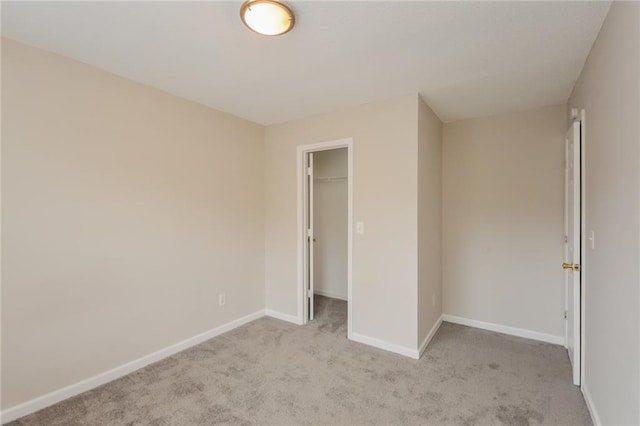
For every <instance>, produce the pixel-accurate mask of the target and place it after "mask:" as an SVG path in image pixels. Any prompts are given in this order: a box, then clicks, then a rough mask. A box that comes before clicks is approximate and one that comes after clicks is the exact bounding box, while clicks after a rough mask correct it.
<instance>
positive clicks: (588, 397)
mask: <svg viewBox="0 0 640 426" xmlns="http://www.w3.org/2000/svg"><path fill="white" fill-rule="evenodd" d="M580 390H581V391H582V395H583V396H584V402H585V403H586V404H587V409H588V410H589V414H591V421H592V422H593V424H594V426H600V425H601V424H602V422H601V421H600V417H599V416H598V412H597V411H596V407H595V405H594V404H593V400H592V399H591V394H590V393H589V389H587V387H586V386H585V384H584V383H583V384H582V386H580Z"/></svg>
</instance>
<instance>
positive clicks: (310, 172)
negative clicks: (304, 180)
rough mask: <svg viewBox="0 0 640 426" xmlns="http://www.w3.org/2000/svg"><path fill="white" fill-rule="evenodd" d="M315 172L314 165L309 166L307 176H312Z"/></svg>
mask: <svg viewBox="0 0 640 426" xmlns="http://www.w3.org/2000/svg"><path fill="white" fill-rule="evenodd" d="M312 174H313V167H307V176H311V175H312Z"/></svg>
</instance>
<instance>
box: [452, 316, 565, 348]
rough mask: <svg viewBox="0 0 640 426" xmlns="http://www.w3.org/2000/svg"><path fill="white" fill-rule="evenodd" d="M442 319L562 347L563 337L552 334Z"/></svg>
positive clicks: (470, 320)
mask: <svg viewBox="0 0 640 426" xmlns="http://www.w3.org/2000/svg"><path fill="white" fill-rule="evenodd" d="M442 319H443V320H444V321H446V322H452V323H454V324H460V325H468V326H469V327H475V328H481V329H483V330H490V331H496V332H498V333H503V334H510V335H512V336H518V337H525V338H527V339H533V340H539V341H541V342H547V343H553V344H556V345H564V337H563V336H555V335H553V334H546V333H539V332H537V331H531V330H525V329H524V328H515V327H509V326H506V325H500V324H494V323H490V322H484V321H477V320H472V319H468V318H462V317H457V316H455V315H448V314H444V315H442Z"/></svg>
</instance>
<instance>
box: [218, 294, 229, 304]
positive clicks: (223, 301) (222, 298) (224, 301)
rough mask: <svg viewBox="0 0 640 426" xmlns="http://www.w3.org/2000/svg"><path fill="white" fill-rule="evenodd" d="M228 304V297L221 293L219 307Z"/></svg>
mask: <svg viewBox="0 0 640 426" xmlns="http://www.w3.org/2000/svg"><path fill="white" fill-rule="evenodd" d="M226 303H227V295H226V294H224V293H220V294H219V295H218V306H224V305H225V304H226Z"/></svg>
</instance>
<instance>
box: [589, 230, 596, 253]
mask: <svg viewBox="0 0 640 426" xmlns="http://www.w3.org/2000/svg"><path fill="white" fill-rule="evenodd" d="M587 240H589V243H590V245H591V250H595V249H596V232H595V231H594V230H591V232H589V236H588V237H587Z"/></svg>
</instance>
